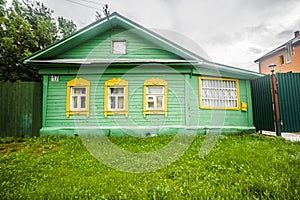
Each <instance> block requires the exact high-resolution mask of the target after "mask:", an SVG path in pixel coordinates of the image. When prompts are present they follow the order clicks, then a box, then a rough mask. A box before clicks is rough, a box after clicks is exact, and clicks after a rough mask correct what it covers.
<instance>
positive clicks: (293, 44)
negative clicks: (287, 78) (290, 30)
mask: <svg viewBox="0 0 300 200" xmlns="http://www.w3.org/2000/svg"><path fill="white" fill-rule="evenodd" d="M254 62H255V63H258V64H259V73H262V74H269V73H270V69H269V65H270V64H272V63H274V64H276V68H275V72H282V73H287V72H300V33H299V31H296V32H295V36H294V38H293V39H291V40H289V41H287V42H286V43H284V44H283V45H281V46H279V47H277V48H275V49H274V50H272V51H270V52H269V53H267V54H265V55H264V56H262V57H261V58H259V59H257V60H255V61H254Z"/></svg>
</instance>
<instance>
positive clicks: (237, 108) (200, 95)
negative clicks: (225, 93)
mask: <svg viewBox="0 0 300 200" xmlns="http://www.w3.org/2000/svg"><path fill="white" fill-rule="evenodd" d="M202 80H222V81H234V82H235V85H236V95H237V107H236V108H233V107H209V106H203V103H202ZM198 82H199V107H200V109H210V110H240V109H241V99H240V86H239V80H238V79H230V78H214V77H199V81H198Z"/></svg>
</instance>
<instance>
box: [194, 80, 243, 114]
mask: <svg viewBox="0 0 300 200" xmlns="http://www.w3.org/2000/svg"><path fill="white" fill-rule="evenodd" d="M199 80H200V108H208V109H214V108H215V109H239V107H240V105H239V101H240V99H239V90H238V81H237V80H233V79H214V78H199Z"/></svg>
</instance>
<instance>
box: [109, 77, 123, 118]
mask: <svg viewBox="0 0 300 200" xmlns="http://www.w3.org/2000/svg"><path fill="white" fill-rule="evenodd" d="M104 93H105V95H104V116H105V117H107V116H108V115H125V116H126V117H128V82H127V81H125V80H122V79H120V78H113V79H111V80H108V81H106V82H105V89H104Z"/></svg>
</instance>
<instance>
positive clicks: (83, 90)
mask: <svg viewBox="0 0 300 200" xmlns="http://www.w3.org/2000/svg"><path fill="white" fill-rule="evenodd" d="M72 94H86V88H72Z"/></svg>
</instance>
